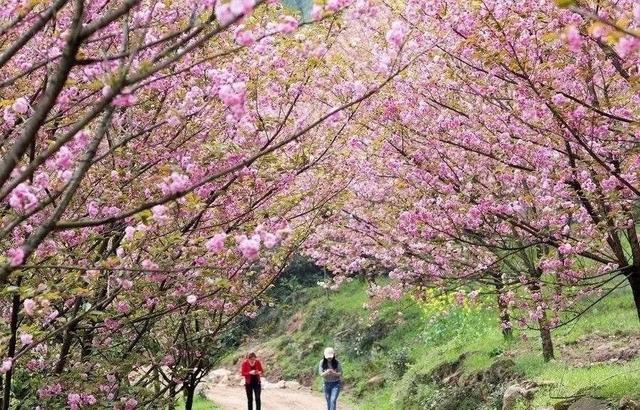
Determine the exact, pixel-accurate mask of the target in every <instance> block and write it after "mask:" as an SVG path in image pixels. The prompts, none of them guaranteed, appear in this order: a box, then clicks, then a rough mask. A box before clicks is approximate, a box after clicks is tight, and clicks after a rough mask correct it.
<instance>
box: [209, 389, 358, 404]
mask: <svg viewBox="0 0 640 410" xmlns="http://www.w3.org/2000/svg"><path fill="white" fill-rule="evenodd" d="M204 393H205V395H206V396H207V398H208V399H209V400H211V401H213V402H214V403H216V404H217V405H218V406H220V407H221V408H222V410H245V409H246V408H247V396H246V394H245V392H244V388H243V387H235V386H234V387H231V386H212V387H209V388H207V389H206V390H205V392H204ZM261 396H262V410H326V408H327V404H326V402H325V400H324V397H322V396H321V395H320V394H319V393H317V392H311V391H309V390H292V389H278V388H273V389H263V390H262V395H261ZM338 409H339V410H349V408H348V407H347V406H346V405H345V404H344V403H341V400H338Z"/></svg>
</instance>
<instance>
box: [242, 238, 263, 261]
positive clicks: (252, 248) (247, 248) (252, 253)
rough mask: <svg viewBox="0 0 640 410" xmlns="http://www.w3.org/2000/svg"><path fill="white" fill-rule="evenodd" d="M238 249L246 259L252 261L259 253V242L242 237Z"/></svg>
mask: <svg viewBox="0 0 640 410" xmlns="http://www.w3.org/2000/svg"><path fill="white" fill-rule="evenodd" d="M238 249H239V250H240V252H241V253H242V256H244V257H245V258H246V259H248V260H254V259H256V258H257V257H258V255H259V253H260V242H259V240H257V239H256V238H253V237H252V238H247V237H242V238H241V239H240V241H239V243H238Z"/></svg>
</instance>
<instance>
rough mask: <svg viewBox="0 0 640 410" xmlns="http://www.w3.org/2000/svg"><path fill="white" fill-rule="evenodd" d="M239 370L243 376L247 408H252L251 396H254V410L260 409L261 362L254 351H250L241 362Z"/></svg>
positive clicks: (250, 409)
mask: <svg viewBox="0 0 640 410" xmlns="http://www.w3.org/2000/svg"><path fill="white" fill-rule="evenodd" d="M240 371H241V373H242V375H243V376H244V388H245V390H246V391H247V402H248V403H249V410H253V396H254V395H255V397H256V410H260V376H262V363H260V360H258V358H257V356H256V354H255V353H253V352H251V353H249V355H248V356H247V358H246V359H245V360H244V361H243V362H242V366H240Z"/></svg>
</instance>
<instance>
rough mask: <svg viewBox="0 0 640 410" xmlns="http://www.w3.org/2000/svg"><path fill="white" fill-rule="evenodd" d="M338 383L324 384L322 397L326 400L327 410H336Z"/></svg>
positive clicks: (338, 391)
mask: <svg viewBox="0 0 640 410" xmlns="http://www.w3.org/2000/svg"><path fill="white" fill-rule="evenodd" d="M339 394H340V382H339V381H337V382H324V397H325V399H327V410H337V408H338V395H339Z"/></svg>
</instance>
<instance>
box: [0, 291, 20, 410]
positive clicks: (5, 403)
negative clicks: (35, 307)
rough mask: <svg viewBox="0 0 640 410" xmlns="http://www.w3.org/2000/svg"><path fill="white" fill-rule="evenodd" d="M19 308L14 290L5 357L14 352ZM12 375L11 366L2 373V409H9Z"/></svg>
mask: <svg viewBox="0 0 640 410" xmlns="http://www.w3.org/2000/svg"><path fill="white" fill-rule="evenodd" d="M20 282H21V280H18V284H17V285H18V286H20ZM19 310H20V295H19V294H18V293H17V292H16V293H15V294H14V295H13V300H12V306H11V338H10V339H9V346H8V349H7V357H11V358H13V356H14V355H15V354H16V342H17V334H18V311H19ZM12 375H13V366H11V368H10V369H9V370H8V371H7V373H6V374H5V375H4V377H5V378H4V388H3V390H4V391H3V392H2V393H3V394H2V410H9V403H10V401H11V376H12Z"/></svg>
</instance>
